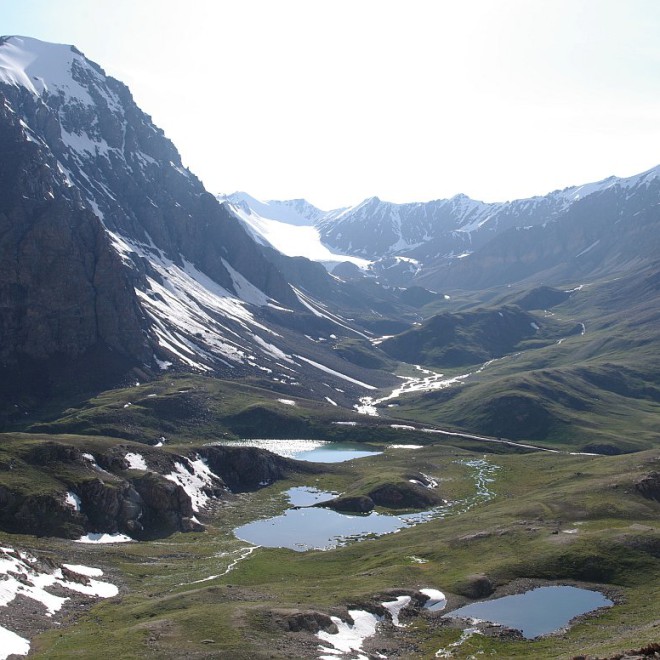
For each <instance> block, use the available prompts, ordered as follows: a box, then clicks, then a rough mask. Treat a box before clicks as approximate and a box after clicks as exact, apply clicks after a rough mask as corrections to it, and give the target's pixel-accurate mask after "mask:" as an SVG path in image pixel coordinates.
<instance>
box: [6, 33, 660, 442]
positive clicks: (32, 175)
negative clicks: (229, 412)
mask: <svg viewBox="0 0 660 660" xmlns="http://www.w3.org/2000/svg"><path fill="white" fill-rule="evenodd" d="M0 149H1V152H0V153H2V158H0V307H1V309H2V314H1V315H0V376H2V377H1V378H0V383H1V385H0V391H1V392H2V394H3V397H2V399H1V401H2V404H3V406H4V408H3V409H2V410H0V413H3V410H4V411H5V412H6V413H7V414H8V415H9V416H10V417H11V416H12V415H14V416H15V409H16V408H17V407H18V403H16V401H17V397H20V396H22V395H26V396H31V397H36V398H38V399H39V400H41V401H49V400H50V399H51V398H52V397H55V396H64V394H65V393H66V392H67V391H70V390H74V391H80V392H89V391H98V390H99V388H103V387H109V386H115V385H118V384H127V383H133V382H135V381H136V380H137V381H141V380H149V379H157V378H158V377H159V376H161V375H164V374H171V373H172V374H173V373H175V372H195V373H198V374H206V375H209V376H213V377H219V378H224V379H228V380H232V381H236V380H242V381H244V382H249V383H251V384H252V383H253V384H256V385H258V386H259V387H267V388H269V389H270V390H275V391H277V392H283V393H286V394H287V395H292V396H293V395H298V394H303V393H304V395H305V396H306V397H308V398H310V399H313V400H314V401H315V402H320V403H321V405H324V406H336V407H338V408H341V407H344V408H345V409H350V410H352V409H353V408H354V407H357V408H358V410H364V411H366V410H369V411H371V412H373V411H375V410H376V408H377V406H378V405H380V404H383V405H385V406H390V405H392V406H397V414H400V415H403V416H407V417H408V418H412V419H416V418H417V417H416V416H417V415H420V414H421V415H422V418H424V416H426V419H428V420H431V421H433V422H439V421H443V420H451V421H452V423H453V424H455V425H456V427H458V428H463V429H470V430H478V431H490V432H495V433H497V434H500V433H501V434H503V435H507V434H508V435H509V436H511V437H512V436H513V435H515V434H518V435H517V436H516V437H531V436H533V437H535V438H538V439H546V438H550V439H553V440H557V439H560V440H561V439H565V438H567V437H568V438H569V441H570V442H573V441H574V438H573V436H571V435H570V432H569V431H567V430H566V429H568V428H570V424H577V421H576V420H578V421H581V422H583V421H584V419H583V417H579V416H578V417H579V419H578V417H575V414H577V413H576V412H575V411H576V410H586V409H588V407H589V405H590V404H588V403H586V402H591V401H593V398H594V397H596V396H599V394H598V393H599V392H602V391H604V390H605V389H606V388H607V387H613V388H614V389H615V391H614V393H613V394H612V396H613V397H615V398H614V399H612V401H611V402H610V404H608V407H607V409H606V410H605V411H604V412H603V411H600V412H599V415H597V416H595V417H594V419H596V420H597V422H593V423H591V422H590V424H591V426H590V428H591V429H593V428H596V429H597V430H596V431H591V430H589V431H585V434H586V435H587V436H588V435H589V434H592V435H596V434H597V433H600V432H601V430H602V424H603V423H604V422H603V420H606V419H607V415H608V414H610V412H611V411H614V410H625V409H628V408H629V407H630V406H631V405H633V406H638V405H641V404H640V403H639V402H640V401H642V400H644V401H646V400H648V401H651V402H655V401H656V399H657V388H656V387H655V385H654V383H655V380H656V373H655V370H654V367H653V366H652V364H651V362H652V361H651V362H649V355H651V354H652V353H653V351H654V350H655V347H657V346H659V345H660V336H659V333H658V332H657V331H655V330H654V328H655V327H656V326H657V322H656V321H657V318H656V317H657V311H656V310H657V309H658V304H659V303H658V295H659V294H658V288H657V272H658V261H659V259H658V255H660V167H657V168H654V169H652V170H649V171H647V172H644V173H642V174H639V175H637V176H634V177H629V178H626V179H619V178H615V177H610V178H609V179H605V180H604V181H600V182H597V183H593V184H587V185H582V186H577V187H572V188H567V189H566V190H562V191H556V192H553V193H550V194H549V195H546V196H544V197H534V198H532V199H525V200H516V201H512V202H504V203H493V204H486V203H483V202H478V201H474V200H471V199H469V198H468V197H465V196H463V195H459V196H456V197H454V198H452V199H449V200H438V201H433V202H427V203H410V204H392V203H388V202H383V201H381V200H379V199H378V198H371V199H368V200H365V201H364V202H362V203H361V204H358V205H357V206H354V207H350V208H343V209H337V210H333V211H330V212H324V211H321V210H319V209H317V208H315V207H314V206H313V205H312V204H310V203H308V202H306V201H305V200H291V201H282V202H277V201H269V202H260V201H258V200H256V199H254V198H253V197H251V196H249V195H247V194H246V193H235V194H233V195H228V196H217V197H216V196H213V195H211V194H210V193H209V192H207V191H206V190H205V189H204V187H203V186H202V184H201V183H200V181H199V180H198V179H197V178H196V177H195V176H194V174H192V173H191V172H190V171H188V170H187V169H186V168H184V167H183V166H182V164H181V159H180V156H179V154H178V152H177V151H176V149H175V147H174V145H173V144H172V143H171V142H170V141H169V140H168V139H167V138H165V136H164V135H163V132H162V131H161V130H160V129H159V128H158V127H156V126H154V124H153V122H152V121H151V118H150V117H149V116H148V115H146V114H145V113H143V112H142V111H141V110H140V109H139V108H138V107H137V105H136V104H135V102H134V101H133V98H132V96H131V94H130V92H129V90H128V88H127V87H126V86H125V85H123V84H122V83H120V82H118V81H117V80H115V79H113V78H111V77H109V76H107V75H106V74H105V73H104V71H103V70H102V69H101V68H100V67H99V66H98V65H97V64H95V63H93V62H91V61H89V60H88V59H87V58H85V57H84V56H83V55H82V54H81V53H80V52H79V51H78V50H76V49H75V48H74V47H71V46H62V45H56V44H49V43H44V42H41V41H37V40H35V39H29V38H24V37H4V38H2V39H0ZM321 264H323V265H321ZM324 266H325V267H324ZM329 270H330V271H332V272H331V273H329V272H328V271H329ZM612 282H615V283H616V282H621V287H627V288H626V291H627V293H626V294H625V295H623V294H622V293H621V292H620V291H618V290H617V289H616V286H617V285H615V284H614V285H613V284H612ZM582 285H585V286H584V287H583V286H582ZM587 287H588V288H587ZM611 287H614V289H612V288H611ZM550 310H552V311H550ZM555 314H557V318H551V317H553V316H554V315H555ZM654 319H656V321H654ZM585 328H587V330H585ZM572 351H574V352H572ZM518 355H523V356H524V357H523V358H520V359H519V360H518V358H516V359H517V360H518V361H517V362H516V361H514V360H513V359H511V360H510V361H509V362H506V363H503V364H504V366H502V365H499V362H498V365H499V366H497V365H496V366H492V367H491V366H488V368H486V366H487V365H491V364H492V363H493V361H500V360H502V359H504V358H506V359H509V358H511V357H512V356H518ZM416 365H421V366H416ZM576 365H581V366H580V367H579V375H573V376H571V377H570V378H568V376H566V374H565V370H566V369H571V370H575V369H578V367H577V366H576ZM422 366H426V367H428V366H432V367H433V368H437V369H443V370H444V369H458V370H461V371H462V372H463V373H460V374H458V376H457V377H456V378H453V377H452V378H449V379H448V380H446V381H445V380H442V374H441V373H440V372H438V373H435V374H432V375H427V376H422V375H420V374H423V373H425V372H423V371H418V370H419V369H421V368H422ZM552 369H558V370H559V371H560V372H561V374H560V376H557V375H556V374H551V370H552ZM411 370H412V371H411ZM484 370H486V371H484ZM401 372H403V373H406V374H410V373H411V372H412V373H414V374H415V376H410V375H407V376H405V379H406V380H405V383H407V384H406V385H405V386H404V387H403V388H402V389H401V388H400V389H398V390H397V389H396V388H395V386H397V385H400V384H401V378H402V377H401V376H398V375H395V374H397V373H401ZM571 373H573V372H571ZM576 373H577V372H576ZM484 374H486V375H484ZM498 374H499V375H498ZM621 374H626V376H625V378H623V380H621V378H622V376H621ZM487 375H488V377H487ZM615 375H616V377H615ZM489 378H490V380H489ZM564 378H568V380H569V381H570V382H577V381H578V380H580V379H584V381H585V385H584V387H583V388H582V390H581V391H580V393H579V394H576V395H575V396H574V397H573V398H572V399H570V401H569V400H568V399H566V398H565V397H564V398H562V392H563V391H564V390H565V389H566V387H565V384H561V385H558V383H560V382H562V379H564ZM484 380H486V381H487V384H486V385H482V384H483V382H484ZM418 381H419V382H418ZM594 383H597V385H595V384H594ZM456 384H459V386H457V387H455V385H456ZM498 387H499V390H498V389H497V388H498ZM379 389H380V390H387V391H388V392H389V394H388V395H387V396H386V397H385V398H381V399H375V400H366V399H365V398H368V397H369V396H372V395H373V394H374V392H375V391H376V390H379ZM513 390H520V391H522V394H521V395H520V396H518V397H517V398H516V397H513V398H511V396H510V395H509V394H508V393H509V392H510V391H513ZM438 392H442V393H441V394H438ZM498 392H499V394H498ZM530 392H533V393H534V395H533V405H532V407H531V408H530V403H529V400H528V399H529V397H530V396H531V395H530V394H529V393H530ZM21 393H23V394H21ZM402 393H405V394H406V395H408V398H407V399H406V401H407V405H408V408H406V406H404V405H403V404H402V405H401V407H400V408H399V407H398V406H399V403H396V404H394V403H392V404H384V402H385V401H389V400H390V399H391V398H392V397H395V398H396V397H398V396H399V395H400V394H402ZM503 393H507V394H506V396H504V394H503ZM630 393H637V394H633V395H630ZM639 393H641V394H639ZM498 397H499V398H498ZM617 397H618V398H617ZM360 399H365V401H363V402H359V400H360ZM418 399H419V400H421V401H422V404H419V405H421V406H422V408H421V411H422V412H421V413H420V408H418V407H417V406H418ZM425 401H430V403H429V405H428V408H427V407H425V406H426V404H424V403H423V402H425ZM502 401H504V403H502ZM557 401H561V402H562V403H561V405H560V404H557ZM411 402H412V403H411ZM551 402H552V405H551ZM644 405H646V404H644ZM649 405H655V403H653V404H649ZM580 406H582V408H580ZM517 407H518V408H520V409H521V410H522V411H523V413H524V411H525V410H528V409H531V410H533V413H534V414H533V415H531V417H530V416H529V415H528V416H527V417H525V414H527V413H525V414H523V413H521V414H520V415H519V416H518V417H516V416H515V415H514V414H513V412H515V410H516V408H517ZM0 408H2V406H0ZM381 409H382V405H381ZM640 410H641V408H640ZM7 411H8V412H7ZM503 411H505V413H504V412H503ZM567 411H569V412H567ZM642 412H643V411H642ZM510 413H511V414H510ZM569 413H570V414H569ZM3 414H4V413H3ZM502 414H506V415H507V419H509V420H515V419H519V420H523V421H524V420H525V419H528V420H532V417H533V418H534V420H535V421H534V424H536V426H534V424H532V422H531V421H530V422H529V424H527V423H520V424H518V425H517V426H516V427H515V428H509V427H506V425H505V426H504V427H503V426H502V424H501V423H500V422H501V420H500V417H501V415H502ZM530 414H531V413H530ZM640 414H642V413H641V412H640ZM643 414H644V415H646V414H647V413H643ZM648 414H649V415H650V413H648ZM1 417H2V415H1V414H0V418H1ZM249 417H250V415H249V414H248V413H247V412H246V419H247V418H249ZM649 418H650V417H649ZM640 419H641V417H640ZM645 419H646V417H645ZM539 420H541V421H539ZM558 420H561V423H560V422H559V421H558ZM569 422H570V424H569ZM599 425H601V426H599ZM503 428H504V431H502V429H503ZM585 428H586V427H585ZM649 428H650V427H649ZM534 429H536V430H534ZM525 434H526V435H525ZM567 434H568V435H567ZM645 434H646V435H645V436H644V438H645V439H644V442H646V441H648V438H649V437H651V436H652V432H651V431H648V429H646V431H645ZM562 441H563V440H562ZM614 444H617V446H618V445H619V444H622V441H618V440H617V442H616V443H614ZM624 444H625V443H624Z"/></svg>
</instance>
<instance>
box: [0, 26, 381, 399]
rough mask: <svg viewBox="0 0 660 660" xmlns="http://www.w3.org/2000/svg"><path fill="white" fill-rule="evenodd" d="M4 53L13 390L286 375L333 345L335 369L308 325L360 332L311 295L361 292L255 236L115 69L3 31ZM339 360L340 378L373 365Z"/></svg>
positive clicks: (0, 237) (7, 315)
mask: <svg viewBox="0 0 660 660" xmlns="http://www.w3.org/2000/svg"><path fill="white" fill-rule="evenodd" d="M0 64H2V67H1V68H0V104H1V107H2V117H1V118H0V119H2V129H1V130H2V135H1V139H2V145H3V154H4V156H5V158H4V159H3V165H2V170H0V174H2V178H1V180H0V192H1V193H2V201H1V204H2V209H1V210H0V213H1V214H2V215H0V223H2V228H3V232H2V233H1V234H0V241H1V242H0V251H1V253H2V256H3V262H2V266H1V267H0V304H2V307H3V312H4V313H3V317H2V322H1V324H0V333H1V334H0V339H2V342H1V344H2V355H1V356H0V358H1V359H2V362H3V363H4V364H5V365H7V368H8V369H9V368H11V369H13V371H11V372H9V371H8V372H7V374H8V375H12V376H14V380H13V381H12V390H13V391H14V392H17V391H20V390H22V389H25V388H28V389H31V390H34V391H36V392H38V393H41V394H42V395H47V394H48V391H51V390H52V389H53V387H55V386H56V387H57V389H58V390H61V389H62V386H63V385H64V384H65V383H66V382H69V383H70V384H71V383H74V384H76V385H78V384H80V385H81V386H82V385H83V384H86V383H87V377H89V379H92V380H93V379H94V378H96V379H97V380H98V379H100V380H102V381H103V383H102V384H103V385H108V384H111V383H112V382H117V380H118V379H121V378H125V377H126V376H127V374H128V373H129V372H130V369H135V368H139V369H141V370H143V371H144V372H145V373H146V374H147V376H148V374H149V373H153V372H154V371H156V372H157V371H158V370H159V369H168V368H173V369H189V370H190V369H191V370H195V371H201V372H207V373H216V374H220V375H225V376H231V377H240V376H245V375H248V374H255V373H261V374H262V375H264V374H273V376H272V378H273V379H274V380H275V379H277V381H278V382H279V381H280V380H281V376H275V375H274V372H276V371H281V370H282V369H284V373H285V379H286V378H288V379H289V380H292V381H295V380H297V379H300V378H304V377H305V375H306V374H314V376H310V377H311V378H314V377H315V376H316V375H317V374H316V372H315V368H313V367H312V366H310V364H311V363H310V362H309V360H310V359H311V360H312V361H313V362H315V363H317V364H326V363H327V361H328V359H329V360H330V361H331V362H332V363H333V365H332V366H331V367H330V368H331V370H332V372H328V371H326V374H327V375H328V378H329V379H331V380H332V379H335V378H337V377H336V376H335V375H334V373H333V372H335V371H338V372H340V373H342V374H343V367H342V365H340V368H339V369H337V358H336V356H333V354H332V352H331V351H330V349H329V348H326V347H325V346H324V345H322V343H321V342H320V341H316V340H314V341H310V340H307V339H304V337H303V334H309V331H310V330H309V328H310V327H311V328H313V326H314V325H318V326H319V330H318V333H319V334H323V335H325V338H326V339H327V337H328V335H337V336H341V335H347V336H356V335H363V334H364V330H361V329H360V321H359V319H358V320H357V321H355V319H353V320H352V321H350V322H349V321H346V320H345V319H344V318H343V317H342V316H341V315H339V316H337V315H336V314H334V313H332V312H331V311H330V310H326V309H325V308H324V303H320V302H318V301H316V300H315V295H317V294H322V293H323V292H327V293H328V294H329V295H328V299H330V298H332V297H333V296H334V297H336V298H337V299H338V302H339V303H341V301H342V299H343V300H347V301H348V302H349V306H351V307H352V308H353V309H359V307H360V303H359V301H358V298H357V296H356V295H355V294H353V293H348V294H346V293H342V292H341V288H342V283H341V282H340V281H338V280H336V279H332V278H330V276H329V275H328V274H327V273H326V272H325V271H324V270H323V269H321V271H318V270H315V264H311V263H300V260H297V261H294V260H289V259H288V258H287V257H284V256H283V255H279V254H276V253H275V252H273V251H272V250H268V249H266V248H265V247H264V246H260V245H258V244H257V243H256V242H255V241H254V240H253V239H252V238H251V237H250V236H249V235H248V234H247V232H246V231H245V229H244V228H243V226H242V224H241V222H240V221H239V220H238V219H237V217H236V216H235V215H234V213H233V212H232V211H231V209H230V208H229V207H228V206H227V205H224V204H219V203H218V202H217V200H216V199H215V198H214V197H213V196H212V195H210V194H209V193H207V192H206V191H205V190H204V188H203V186H202V184H201V183H200V181H199V180H198V179H197V178H196V177H195V176H194V175H193V174H192V173H191V172H189V171H188V170H187V169H185V168H184V167H183V166H182V163H181V158H180V156H179V154H178V152H177V151H176V149H175V148H174V146H173V145H172V143H171V142H170V141H169V140H168V139H167V138H166V137H165V136H164V135H163V132H162V131H161V130H160V129H158V128H157V127H155V126H154V125H153V123H152V122H151V119H150V117H149V116H148V115H146V114H144V113H143V112H142V111H141V110H140V109H139V108H138V107H137V106H136V104H135V103H134V101H133V99H132V97H131V94H130V92H129V90H128V89H127V88H126V87H125V86H124V85H123V84H122V83H120V82H118V81H117V80H114V79H113V78H111V77H109V76H106V75H105V73H104V71H103V70H102V69H101V68H100V67H99V66H98V65H96V64H94V63H93V62H90V61H89V60H87V59H86V58H85V57H84V56H83V55H82V54H81V53H80V52H79V51H77V50H76V49H75V48H73V47H67V46H61V45H57V44H46V43H44V42H40V41H37V40H34V39H27V38H23V37H9V38H3V39H1V40H0ZM303 262H304V260H303ZM292 285H293V286H292ZM331 305H334V303H331ZM334 307H335V308H336V305H334ZM301 326H305V327H301ZM301 340H302V341H301ZM299 354H302V355H303V356H305V357H306V358H307V360H308V361H305V360H303V359H299V358H298V355H299ZM79 358H80V359H79ZM78 359H79V360H78ZM76 360H78V361H77V362H76ZM282 363H285V364H287V365H289V366H287V367H282V366H281V364H282ZM18 365H20V369H19V367H18ZM87 365H89V366H90V368H86V367H87ZM345 367H346V370H347V371H348V375H347V376H346V377H343V378H342V376H339V380H340V381H342V380H343V382H347V378H348V379H349V381H350V379H351V378H353V379H355V378H356V376H357V380H364V381H369V380H370V379H371V377H369V376H366V375H365V373H364V372H363V371H362V370H360V369H356V367H355V365H352V364H350V363H347V364H346V365H345ZM287 371H289V373H288V375H286V374H287ZM51 372H52V374H51ZM383 377H384V375H383V374H380V375H375V376H374V379H375V380H376V381H380V380H382V379H383ZM139 378H140V377H139V376H138V379H139ZM385 378H386V376H385ZM52 380H54V384H53V385H52V386H48V383H50V382H51V381H52ZM23 381H24V382H23ZM78 381H81V382H80V383H78ZM96 385H98V383H96Z"/></svg>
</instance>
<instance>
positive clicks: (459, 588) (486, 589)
mask: <svg viewBox="0 0 660 660" xmlns="http://www.w3.org/2000/svg"><path fill="white" fill-rule="evenodd" d="M452 591H454V593H457V594H460V595H461V596H466V597H467V598H487V597H488V596H490V595H491V594H492V593H493V592H494V591H495V586H494V585H493V583H492V582H491V580H490V578H489V577H488V576H487V575H468V577H467V578H465V580H462V581H460V582H458V583H456V584H455V585H454V587H453V589H452Z"/></svg>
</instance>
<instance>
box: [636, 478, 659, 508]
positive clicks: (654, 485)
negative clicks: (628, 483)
mask: <svg viewBox="0 0 660 660" xmlns="http://www.w3.org/2000/svg"><path fill="white" fill-rule="evenodd" d="M635 490H636V491H637V492H638V493H639V494H640V495H641V496H642V497H645V498H646V499H649V500H656V501H657V502H660V472H651V473H650V474H649V475H647V476H646V477H642V478H641V479H639V481H637V483H636V484H635Z"/></svg>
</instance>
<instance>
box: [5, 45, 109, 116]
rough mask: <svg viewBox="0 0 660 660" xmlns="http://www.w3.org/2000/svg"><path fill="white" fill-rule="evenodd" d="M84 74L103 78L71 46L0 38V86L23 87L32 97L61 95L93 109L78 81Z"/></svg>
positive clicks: (86, 92) (84, 89) (97, 70)
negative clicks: (92, 72) (88, 72)
mask: <svg viewBox="0 0 660 660" xmlns="http://www.w3.org/2000/svg"><path fill="white" fill-rule="evenodd" d="M85 71H94V73H95V74H97V75H99V74H100V75H104V74H103V72H102V70H101V69H99V68H98V67H95V65H92V63H91V62H90V61H89V60H87V59H86V58H85V56H84V55H83V54H82V53H81V52H80V51H79V50H77V49H76V48H75V47H74V46H68V45H64V44H53V43H48V42H46V41H39V40H38V39H33V38H31V37H20V36H12V37H0V82H3V83H5V84H8V85H15V86H17V87H24V88H25V89H27V90H28V91H29V92H30V93H32V94H34V95H35V96H42V95H43V94H64V95H65V96H67V97H69V98H72V99H77V100H78V101H80V102H81V103H83V104H84V105H93V103H94V101H93V99H92V97H91V96H90V94H89V91H88V90H87V89H86V88H85V87H84V86H83V85H81V84H80V82H79V80H78V79H79V78H80V76H81V73H82V72H85Z"/></svg>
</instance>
